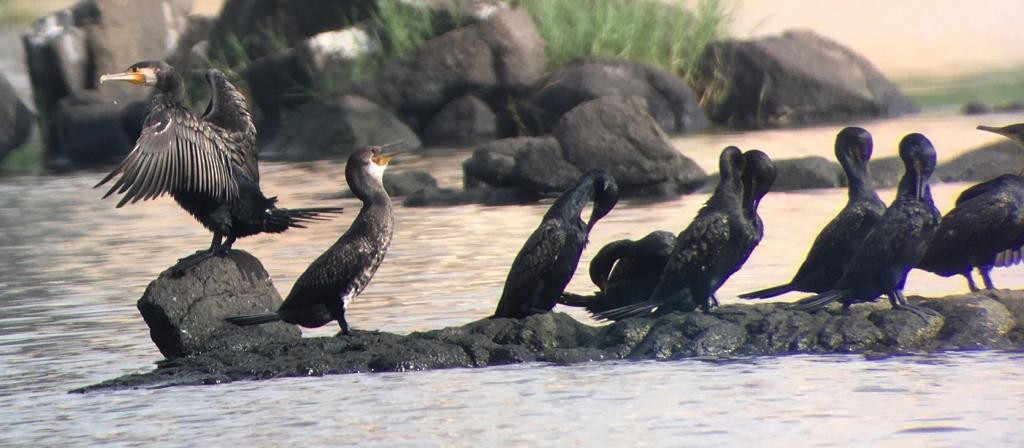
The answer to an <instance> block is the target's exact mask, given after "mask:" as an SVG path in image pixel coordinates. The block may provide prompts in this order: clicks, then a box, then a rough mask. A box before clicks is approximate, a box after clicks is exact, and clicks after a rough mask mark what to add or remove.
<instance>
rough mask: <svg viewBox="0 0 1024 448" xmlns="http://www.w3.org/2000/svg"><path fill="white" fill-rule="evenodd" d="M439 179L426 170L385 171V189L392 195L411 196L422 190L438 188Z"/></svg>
mask: <svg viewBox="0 0 1024 448" xmlns="http://www.w3.org/2000/svg"><path fill="white" fill-rule="evenodd" d="M436 188H437V179H434V176H431V175H430V173H428V172H426V171H419V170H408V171H398V172H395V171H391V170H388V171H386V172H384V190H386V191H387V192H388V195H390V196H391V197H401V196H409V195H411V194H414V193H417V192H419V191H422V190H429V189H436Z"/></svg>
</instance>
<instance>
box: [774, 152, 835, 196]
mask: <svg viewBox="0 0 1024 448" xmlns="http://www.w3.org/2000/svg"><path fill="white" fill-rule="evenodd" d="M774 162H775V173H776V177H775V183H774V184H772V191H793V190H807V189H811V188H836V187H839V186H842V185H843V184H844V181H845V178H846V176H845V175H844V174H843V168H842V167H840V166H839V164H838V163H836V162H833V161H831V160H829V159H826V158H824V157H820V156H810V157H801V158H799V159H782V160H776V161H774Z"/></svg>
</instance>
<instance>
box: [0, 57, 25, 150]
mask: <svg viewBox="0 0 1024 448" xmlns="http://www.w3.org/2000/svg"><path fill="white" fill-rule="evenodd" d="M31 130H32V112H31V111H29V110H28V107H27V106H25V103H22V102H21V98H18V94H17V92H15V91H14V87H12V86H11V83H10V82H8V81H7V77H6V76H4V75H3V74H0V161H2V160H3V159H4V157H5V156H7V153H9V152H10V151H11V150H13V149H14V148H17V147H18V146H21V144H22V143H24V142H25V139H26V138H28V134H29V131H31Z"/></svg>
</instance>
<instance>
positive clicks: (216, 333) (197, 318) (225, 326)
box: [138, 250, 300, 358]
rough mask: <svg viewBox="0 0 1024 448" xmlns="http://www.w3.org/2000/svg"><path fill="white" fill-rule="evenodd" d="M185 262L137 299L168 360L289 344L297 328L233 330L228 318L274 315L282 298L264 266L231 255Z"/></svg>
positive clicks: (279, 325) (236, 252) (281, 325)
mask: <svg viewBox="0 0 1024 448" xmlns="http://www.w3.org/2000/svg"><path fill="white" fill-rule="evenodd" d="M183 263H190V261H189V258H186V259H184V260H183V261H181V262H179V263H178V264H177V265H175V266H173V267H171V268H169V269H167V270H166V271H164V272H163V273H161V274H160V277H158V278H157V279H156V280H154V281H152V282H150V284H149V286H148V287H146V292H145V293H144V294H143V295H142V298H141V299H139V303H138V307H139V312H140V313H141V314H142V318H143V319H144V320H145V321H146V325H148V326H149V335H150V337H151V338H152V339H153V343H154V344H156V346H157V348H159V349H160V353H162V354H163V355H164V356H165V357H167V358H179V357H183V356H193V355H196V354H199V353H203V352H207V351H210V350H214V349H218V348H220V349H226V350H235V351H237V350H244V349H246V348H251V347H253V346H256V345H260V344H264V343H267V342H270V341H287V342H294V341H295V340H297V339H298V338H299V336H300V333H299V330H298V327H296V326H294V325H290V324H286V323H282V322H275V323H271V324H263V325H255V326H251V327H237V326H235V325H232V324H229V323H227V322H225V321H224V318H225V317H228V316H240V315H245V314H256V313H265V312H271V311H275V310H277V307H278V306H280V305H281V296H280V295H278V293H277V290H276V289H274V284H273V282H271V281H270V276H269V275H268V274H267V271H266V270H264V269H263V265H262V264H261V263H260V262H259V260H257V259H256V258H255V257H253V256H252V255H249V254H248V253H246V252H243V251H239V250H232V251H230V252H229V253H228V254H227V255H225V256H214V257H208V258H206V259H203V260H202V261H199V262H198V263H196V264H193V265H191V266H186V265H185V264H183Z"/></svg>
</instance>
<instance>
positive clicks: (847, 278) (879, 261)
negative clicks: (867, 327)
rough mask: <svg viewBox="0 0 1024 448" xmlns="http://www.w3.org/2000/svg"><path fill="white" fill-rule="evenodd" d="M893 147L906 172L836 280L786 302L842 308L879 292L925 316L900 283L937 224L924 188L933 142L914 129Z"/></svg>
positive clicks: (806, 306)
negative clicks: (823, 288) (828, 286)
mask: <svg viewBox="0 0 1024 448" xmlns="http://www.w3.org/2000/svg"><path fill="white" fill-rule="evenodd" d="M899 148H900V158H901V159H903V166H904V167H905V169H906V172H905V173H904V174H903V178H902V179H900V184H899V187H898V189H897V193H896V199H895V200H893V202H892V204H891V205H890V206H889V208H888V209H887V210H886V211H885V214H883V215H882V219H881V221H879V222H878V224H875V227H874V228H873V229H872V230H871V232H870V233H868V236H867V237H865V238H864V242H863V243H861V245H860V248H859V249H858V250H857V253H856V254H855V255H854V256H853V260H851V261H850V263H849V265H848V266H847V268H846V271H845V272H843V276H842V277H840V278H839V280H838V281H837V282H836V284H835V285H834V286H833V287H832V288H831V289H830V290H828V291H825V292H823V293H821V294H818V295H815V296H811V297H808V298H805V299H803V300H800V301H799V302H797V303H795V304H793V305H791V306H790V307H791V308H793V309H798V310H804V311H808V312H813V311H816V310H819V309H821V308H823V307H825V306H826V305H828V304H829V303H832V302H836V301H838V302H841V303H842V304H843V310H844V311H846V310H848V309H849V307H850V305H852V304H854V303H860V302H870V301H874V300H876V299H877V298H878V297H879V296H881V295H882V294H885V295H887V296H888V297H889V302H890V303H891V304H892V307H893V308H895V309H907V310H909V311H912V312H914V313H915V314H917V315H919V316H921V318H923V319H926V320H927V318H926V317H925V314H926V311H925V310H923V309H921V308H920V307H917V306H914V305H910V304H908V303H907V299H906V298H905V297H903V285H904V284H905V283H906V281H907V273H908V272H910V270H911V269H913V268H914V266H916V265H917V263H918V262H919V261H920V260H921V258H922V257H923V256H924V254H925V252H926V251H927V250H928V242H929V241H931V238H932V235H934V233H935V229H937V228H938V226H939V211H938V210H937V209H936V208H935V204H934V203H933V202H932V194H931V190H930V189H929V188H928V178H929V176H931V174H932V171H933V170H934V169H935V148H934V147H933V146H932V143H931V142H930V141H929V140H928V138H926V137H925V136H923V135H921V134H916V133H915V134H909V135H907V136H906V137H903V140H901V141H900V145H899Z"/></svg>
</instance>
